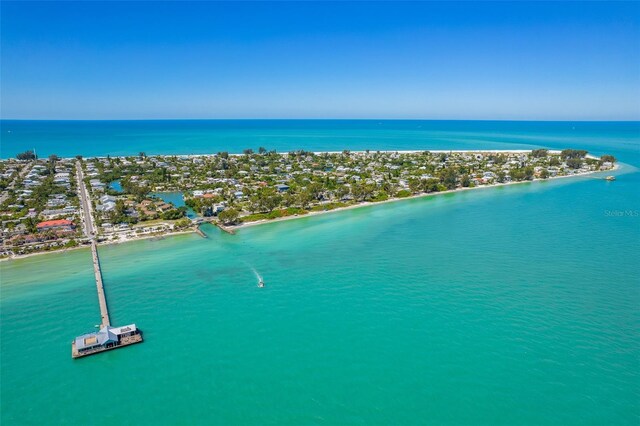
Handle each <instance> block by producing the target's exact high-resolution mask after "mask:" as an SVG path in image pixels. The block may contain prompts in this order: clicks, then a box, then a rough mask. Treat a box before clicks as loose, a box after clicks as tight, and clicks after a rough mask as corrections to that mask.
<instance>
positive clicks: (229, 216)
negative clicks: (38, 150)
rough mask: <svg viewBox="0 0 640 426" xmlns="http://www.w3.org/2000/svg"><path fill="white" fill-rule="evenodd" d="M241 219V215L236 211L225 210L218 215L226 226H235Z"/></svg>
mask: <svg viewBox="0 0 640 426" xmlns="http://www.w3.org/2000/svg"><path fill="white" fill-rule="evenodd" d="M239 217H240V213H239V212H238V210H236V209H224V210H223V211H221V212H220V213H219V214H218V218H219V219H220V221H221V222H222V223H223V224H225V225H228V224H235V223H236V222H237V221H238V218H239Z"/></svg>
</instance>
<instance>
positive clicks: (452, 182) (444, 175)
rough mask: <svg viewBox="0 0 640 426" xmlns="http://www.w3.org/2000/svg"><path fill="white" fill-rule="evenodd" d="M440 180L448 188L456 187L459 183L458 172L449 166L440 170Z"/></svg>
mask: <svg viewBox="0 0 640 426" xmlns="http://www.w3.org/2000/svg"><path fill="white" fill-rule="evenodd" d="M440 182H441V183H442V184H443V185H444V186H446V187H447V189H455V187H456V185H457V184H458V172H457V171H456V170H455V169H454V168H452V167H447V168H445V169H443V170H442V172H440Z"/></svg>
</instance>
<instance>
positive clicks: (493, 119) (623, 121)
mask: <svg viewBox="0 0 640 426" xmlns="http://www.w3.org/2000/svg"><path fill="white" fill-rule="evenodd" d="M0 121H87V122H89V121H105V122H106V121H505V122H552V123H569V122H583V123H598V122H603V123H604V122H609V123H611V122H617V123H638V122H640V117H639V118H636V119H539V120H536V119H504V118H379V117H378V118H246V117H244V118H243V117H240V118H0Z"/></svg>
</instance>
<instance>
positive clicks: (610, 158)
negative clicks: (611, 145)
mask: <svg viewBox="0 0 640 426" xmlns="http://www.w3.org/2000/svg"><path fill="white" fill-rule="evenodd" d="M600 160H601V161H603V162H609V163H615V162H616V157H614V156H613V155H603V156H602V157H600Z"/></svg>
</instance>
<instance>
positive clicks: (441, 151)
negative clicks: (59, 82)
mask: <svg viewBox="0 0 640 426" xmlns="http://www.w3.org/2000/svg"><path fill="white" fill-rule="evenodd" d="M533 149H537V148H530V149H479V150H477V149H428V148H425V149H369V150H366V149H365V150H357V151H356V150H349V149H347V150H346V151H349V153H350V154H357V155H363V154H367V151H368V154H370V155H371V154H375V153H377V152H380V153H383V154H393V153H397V154H418V153H421V152H427V151H428V152H431V153H434V154H446V153H456V154H464V153H485V152H486V153H489V154H500V153H507V154H526V153H530V152H531V151H532V150H533ZM540 149H546V150H547V151H549V153H551V154H560V152H562V150H560V149H547V148H540ZM289 152H291V151H287V152H276V154H277V155H289ZM305 152H309V153H312V154H314V155H322V154H331V155H334V154H342V153H343V152H344V150H343V151H305ZM228 154H229V155H230V156H232V157H242V156H244V155H246V154H244V153H241V152H235V153H232V152H229V153H228ZM253 154H257V153H256V152H254V153H253ZM216 155H218V153H213V154H211V153H209V154H149V155H146V156H147V157H172V156H175V157H187V158H197V157H215V156H216ZM108 157H109V158H120V159H123V158H127V157H138V155H136V154H131V155H115V156H114V155H110V156H107V155H95V156H88V157H84V156H83V159H85V160H87V159H92V158H97V159H105V158H108ZM586 157H588V158H592V159H598V158H599V157H598V156H596V155H593V154H590V153H587V155H586ZM74 158H75V157H60V159H61V160H73V159H74ZM8 159H9V158H3V159H2V160H8Z"/></svg>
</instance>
